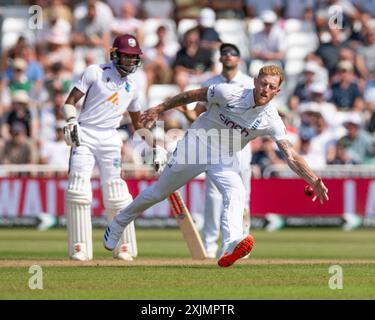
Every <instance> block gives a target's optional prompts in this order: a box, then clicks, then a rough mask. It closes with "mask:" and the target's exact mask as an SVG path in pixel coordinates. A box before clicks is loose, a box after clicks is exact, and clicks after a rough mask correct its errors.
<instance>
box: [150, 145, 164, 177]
mask: <svg viewBox="0 0 375 320" xmlns="http://www.w3.org/2000/svg"><path fill="white" fill-rule="evenodd" d="M153 152H154V169H155V172H156V173H157V174H160V173H161V172H162V171H163V170H164V167H165V165H166V163H167V155H168V152H167V150H165V149H164V148H162V147H160V146H156V148H154V150H153Z"/></svg>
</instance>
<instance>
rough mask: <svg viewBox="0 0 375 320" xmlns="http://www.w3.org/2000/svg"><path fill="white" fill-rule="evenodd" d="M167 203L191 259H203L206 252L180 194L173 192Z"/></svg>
mask: <svg viewBox="0 0 375 320" xmlns="http://www.w3.org/2000/svg"><path fill="white" fill-rule="evenodd" d="M168 201H169V203H170V205H171V207H172V211H173V215H174V216H175V217H176V219H177V223H178V225H179V227H180V229H181V232H182V234H183V236H184V239H185V241H186V243H187V246H188V248H189V251H190V254H191V257H192V258H193V259H195V260H203V259H205V258H206V250H205V249H204V246H203V242H202V239H201V237H200V235H199V232H198V230H197V227H196V226H195V224H194V221H193V218H192V217H191V214H190V212H189V210H188V208H187V207H186V205H185V203H184V200H183V199H182V197H181V194H180V193H179V192H178V191H175V192H173V193H172V194H171V195H170V196H169V197H168Z"/></svg>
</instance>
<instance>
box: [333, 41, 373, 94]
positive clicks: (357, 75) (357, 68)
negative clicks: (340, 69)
mask: <svg viewBox="0 0 375 320" xmlns="http://www.w3.org/2000/svg"><path fill="white" fill-rule="evenodd" d="M341 61H349V62H350V63H351V64H352V66H353V74H352V75H353V79H354V81H356V82H357V84H358V86H359V87H360V88H362V89H363V87H364V79H365V78H367V76H368V70H367V69H366V66H365V64H364V59H363V56H362V55H361V54H360V53H358V52H356V51H355V50H353V49H352V48H349V47H344V48H341V49H340V51H339V57H338V63H337V65H338V64H339V63H340V62H341ZM336 69H337V66H336ZM336 76H337V75H336V74H333V75H332V77H331V82H332V81H333V82H334V81H336V80H337V79H336Z"/></svg>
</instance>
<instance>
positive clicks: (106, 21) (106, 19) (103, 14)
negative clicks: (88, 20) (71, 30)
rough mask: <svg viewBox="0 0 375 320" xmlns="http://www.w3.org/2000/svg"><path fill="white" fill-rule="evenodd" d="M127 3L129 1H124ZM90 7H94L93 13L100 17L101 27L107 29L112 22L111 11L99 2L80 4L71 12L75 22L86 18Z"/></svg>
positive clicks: (103, 3)
mask: <svg viewBox="0 0 375 320" xmlns="http://www.w3.org/2000/svg"><path fill="white" fill-rule="evenodd" d="M129 1H130V0H126V2H129ZM122 2H124V1H122ZM92 6H94V7H95V11H96V12H97V13H98V14H99V15H100V20H101V22H102V23H103V25H105V26H108V27H109V26H110V25H111V23H112V21H113V12H112V9H111V7H110V6H109V5H108V4H106V3H105V2H103V1H99V0H86V1H83V2H80V3H79V4H78V5H77V6H76V7H75V8H74V11H73V15H74V19H75V21H79V20H81V19H84V18H85V17H87V14H88V11H90V7H92Z"/></svg>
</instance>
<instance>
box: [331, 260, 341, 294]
mask: <svg viewBox="0 0 375 320" xmlns="http://www.w3.org/2000/svg"><path fill="white" fill-rule="evenodd" d="M328 273H329V274H333V275H332V276H331V277H330V278H329V280H328V287H329V288H330V289H331V290H337V289H339V290H341V289H344V272H343V269H342V267H341V266H339V265H332V266H330V267H329V269H328Z"/></svg>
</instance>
